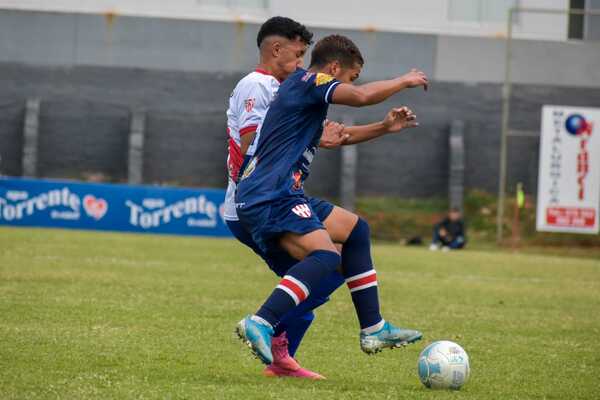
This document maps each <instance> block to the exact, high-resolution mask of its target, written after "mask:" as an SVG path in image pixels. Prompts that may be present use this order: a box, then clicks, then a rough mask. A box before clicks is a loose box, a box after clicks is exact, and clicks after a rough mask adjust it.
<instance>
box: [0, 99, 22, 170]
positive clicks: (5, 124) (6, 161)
mask: <svg viewBox="0 0 600 400" xmlns="http://www.w3.org/2000/svg"><path fill="white" fill-rule="evenodd" d="M24 117H25V102H24V101H18V100H17V101H8V100H6V99H4V100H1V99H0V173H2V174H6V175H16V176H19V175H21V173H22V165H21V157H22V155H23V123H24Z"/></svg>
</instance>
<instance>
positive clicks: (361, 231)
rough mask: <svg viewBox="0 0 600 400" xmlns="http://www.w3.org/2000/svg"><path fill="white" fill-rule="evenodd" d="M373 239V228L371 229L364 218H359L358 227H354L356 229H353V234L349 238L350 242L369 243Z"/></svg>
mask: <svg viewBox="0 0 600 400" xmlns="http://www.w3.org/2000/svg"><path fill="white" fill-rule="evenodd" d="M370 237H371V228H369V223H368V222H367V221H365V220H364V219H362V218H360V217H359V218H358V221H357V222H356V225H354V229H352V233H351V234H350V236H349V237H348V240H347V241H346V243H348V242H356V241H361V242H362V241H368V240H369V238H370Z"/></svg>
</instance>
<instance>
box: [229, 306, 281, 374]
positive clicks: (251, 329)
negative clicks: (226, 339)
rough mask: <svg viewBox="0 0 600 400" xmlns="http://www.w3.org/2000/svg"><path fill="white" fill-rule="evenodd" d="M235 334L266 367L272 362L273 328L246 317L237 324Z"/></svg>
mask: <svg viewBox="0 0 600 400" xmlns="http://www.w3.org/2000/svg"><path fill="white" fill-rule="evenodd" d="M235 332H236V333H237V335H238V336H239V338H240V339H241V340H242V341H243V342H244V343H246V345H247V346H248V347H249V348H250V350H251V351H252V353H253V354H254V355H255V356H256V357H258V358H259V359H260V361H262V362H263V363H264V364H266V365H269V364H271V363H272V362H273V354H272V353H271V339H272V337H273V328H271V327H270V326H267V325H264V324H261V323H260V322H256V321H254V320H252V319H251V316H250V315H248V316H246V318H244V319H243V320H241V321H240V322H238V324H237V326H236V327H235Z"/></svg>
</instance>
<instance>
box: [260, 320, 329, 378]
mask: <svg viewBox="0 0 600 400" xmlns="http://www.w3.org/2000/svg"><path fill="white" fill-rule="evenodd" d="M271 353H273V363H272V364H271V365H269V366H267V368H265V369H264V371H263V374H264V375H265V376H270V377H294V378H307V379H325V377H324V376H322V375H319V374H317V373H316V372H313V371H310V370H308V369H305V368H302V367H301V366H300V364H298V361H296V360H294V358H293V357H292V356H290V354H289V353H288V340H287V336H286V335H285V332H283V333H282V334H281V335H279V336H277V337H274V338H273V339H272V341H271Z"/></svg>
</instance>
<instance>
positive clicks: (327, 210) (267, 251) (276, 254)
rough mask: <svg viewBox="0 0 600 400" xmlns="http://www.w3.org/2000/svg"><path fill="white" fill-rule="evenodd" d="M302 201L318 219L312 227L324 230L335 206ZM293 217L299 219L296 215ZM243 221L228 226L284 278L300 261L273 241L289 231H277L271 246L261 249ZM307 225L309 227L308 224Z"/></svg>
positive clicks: (326, 202) (319, 201)
mask: <svg viewBox="0 0 600 400" xmlns="http://www.w3.org/2000/svg"><path fill="white" fill-rule="evenodd" d="M301 199H302V200H303V202H302V203H299V204H308V207H309V209H310V210H311V213H312V214H313V215H315V216H316V218H317V222H316V223H314V222H310V224H311V225H310V226H314V227H316V228H315V229H322V228H323V224H322V221H325V219H326V218H327V217H328V216H329V214H331V211H333V207H334V205H333V204H331V203H329V202H328V201H325V200H320V199H316V198H312V197H308V198H305V197H301ZM294 204H296V203H294ZM291 207H294V205H292V206H291ZM291 207H289V208H291ZM289 208H288V209H289ZM292 214H293V212H292ZM238 215H239V211H238ZM293 215H294V216H295V217H297V216H296V215H295V214H293ZM241 219H242V217H240V221H239V222H238V221H227V226H228V227H229V229H230V230H231V232H232V233H233V235H234V236H235V237H236V238H237V239H238V240H239V241H240V242H242V243H244V244H245V245H246V246H248V247H250V248H251V249H252V250H254V252H255V253H256V254H258V255H259V256H260V257H261V258H262V259H263V260H265V262H266V263H267V264H268V265H269V268H271V270H272V271H273V272H275V273H276V274H277V275H279V276H283V275H285V273H286V272H287V270H288V269H289V268H290V267H291V266H292V265H294V264H296V263H297V262H298V260H296V259H294V258H293V257H291V256H290V255H289V254H288V253H287V252H286V251H285V250H283V249H281V247H280V246H279V245H278V244H277V243H276V241H275V240H273V239H276V237H277V236H279V235H281V234H282V233H283V232H289V231H288V230H279V231H277V233H274V234H273V235H272V236H270V240H269V241H268V243H269V244H268V245H265V246H262V247H261V246H260V245H259V244H258V243H257V242H256V240H255V239H254V238H255V234H254V233H253V232H252V229H247V228H246V226H245V225H243V223H242V221H241ZM294 219H295V218H294ZM306 225H307V226H308V224H306ZM315 229H311V230H308V231H306V232H302V233H308V232H311V231H312V230H315ZM291 232H296V231H291ZM265 244H266V243H265Z"/></svg>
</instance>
